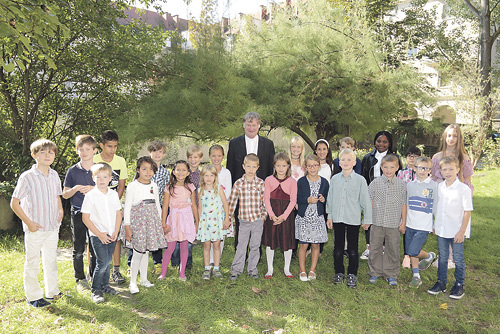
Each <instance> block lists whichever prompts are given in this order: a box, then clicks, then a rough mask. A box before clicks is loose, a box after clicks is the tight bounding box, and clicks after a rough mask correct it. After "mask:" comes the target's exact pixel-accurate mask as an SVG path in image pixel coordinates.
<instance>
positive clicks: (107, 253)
mask: <svg viewBox="0 0 500 334" xmlns="http://www.w3.org/2000/svg"><path fill="white" fill-rule="evenodd" d="M90 242H91V243H92V247H93V248H94V253H95V256H96V266H95V269H94V275H93V277H92V292H95V291H102V290H103V289H104V288H105V287H106V286H109V270H110V267H111V260H112V258H113V251H114V250H115V242H112V243H109V244H107V245H105V244H103V243H102V242H101V240H99V238H98V237H94V236H91V237H90Z"/></svg>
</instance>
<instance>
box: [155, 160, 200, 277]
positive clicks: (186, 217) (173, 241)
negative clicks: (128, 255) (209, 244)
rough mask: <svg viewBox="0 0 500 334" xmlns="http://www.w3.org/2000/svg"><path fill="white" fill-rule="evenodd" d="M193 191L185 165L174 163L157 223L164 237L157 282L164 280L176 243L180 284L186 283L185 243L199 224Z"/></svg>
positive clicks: (194, 234)
mask: <svg viewBox="0 0 500 334" xmlns="http://www.w3.org/2000/svg"><path fill="white" fill-rule="evenodd" d="M195 190H196V189H195V187H194V185H193V184H192V183H191V181H190V179H189V165H188V163H187V162H186V161H184V160H179V161H177V162H176V163H175V164H174V168H173V170H172V175H171V176H170V181H169V183H168V185H167V186H166V187H165V194H164V198H163V207H162V215H161V221H162V226H163V231H164V232H165V235H166V238H167V249H166V250H165V252H164V253H163V260H162V268H161V275H160V276H159V277H158V279H164V278H165V276H166V275H167V269H168V264H169V262H170V258H171V257H172V253H173V252H174V250H175V246H176V245H177V243H179V244H180V251H181V256H180V257H181V263H180V271H179V278H180V279H181V281H185V280H186V274H185V273H186V263H187V258H188V243H190V242H193V241H194V239H195V237H196V231H197V229H198V221H199V220H198V208H197V206H196V197H195ZM169 209H170V210H169ZM167 213H168V216H167ZM193 222H194V223H193ZM195 225H196V226H195Z"/></svg>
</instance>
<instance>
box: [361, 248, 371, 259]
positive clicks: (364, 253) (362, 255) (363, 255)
mask: <svg viewBox="0 0 500 334" xmlns="http://www.w3.org/2000/svg"><path fill="white" fill-rule="evenodd" d="M369 255H370V250H369V249H368V248H367V249H365V251H364V252H363V254H361V256H360V257H359V258H360V259H361V260H368V256H369Z"/></svg>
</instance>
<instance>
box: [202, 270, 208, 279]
mask: <svg viewBox="0 0 500 334" xmlns="http://www.w3.org/2000/svg"><path fill="white" fill-rule="evenodd" d="M201 278H203V279H204V280H207V281H208V280H209V279H210V269H205V270H203V274H201Z"/></svg>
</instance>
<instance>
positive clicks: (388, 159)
mask: <svg viewBox="0 0 500 334" xmlns="http://www.w3.org/2000/svg"><path fill="white" fill-rule="evenodd" d="M386 162H395V163H396V164H398V165H399V158H398V157H397V156H396V155H395V154H392V153H388V154H386V155H385V156H384V157H383V158H382V162H381V163H380V166H383V165H384V164H385V163H386Z"/></svg>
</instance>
